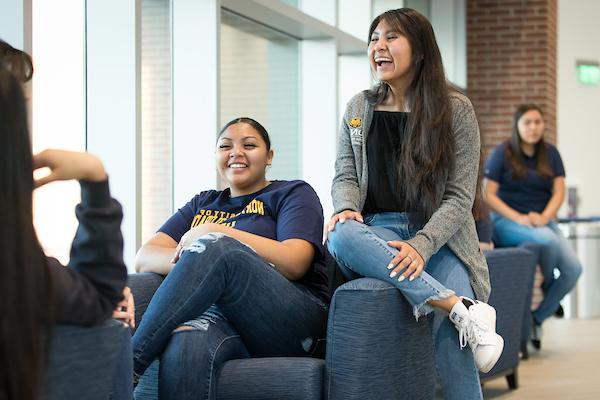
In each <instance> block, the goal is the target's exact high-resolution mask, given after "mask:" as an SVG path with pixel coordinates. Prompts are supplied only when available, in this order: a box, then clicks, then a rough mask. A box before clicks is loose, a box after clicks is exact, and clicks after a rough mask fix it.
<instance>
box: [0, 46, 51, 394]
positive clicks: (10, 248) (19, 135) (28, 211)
mask: <svg viewBox="0 0 600 400" xmlns="http://www.w3.org/2000/svg"><path fill="white" fill-rule="evenodd" d="M18 76H19V74H15V73H14V70H12V71H11V72H9V71H8V70H6V69H5V68H3V67H2V59H1V58H0V180H1V182H2V190H0V269H1V270H0V274H2V279H0V293H1V295H0V319H1V323H0V371H2V373H1V374H0V399H2V400H13V399H14V400H17V399H18V400H33V399H36V398H37V396H38V387H39V385H40V375H41V374H40V371H41V367H42V365H43V362H44V360H45V359H46V356H47V349H48V338H49V335H50V321H51V315H52V310H51V309H50V304H51V302H50V301H49V298H50V295H51V288H50V281H49V276H48V269H47V267H46V258H45V256H44V253H43V251H42V249H41V246H40V244H39V242H38V239H37V236H36V234H35V230H34V227H33V216H32V200H31V196H32V194H31V192H32V190H33V176H32V170H33V161H32V155H31V144H30V141H29V132H28V129H27V113H26V110H25V99H24V96H23V89H22V82H21V81H20V80H19V79H18Z"/></svg>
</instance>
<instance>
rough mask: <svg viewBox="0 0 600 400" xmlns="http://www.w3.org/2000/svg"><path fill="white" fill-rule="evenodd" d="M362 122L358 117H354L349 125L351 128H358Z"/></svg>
mask: <svg viewBox="0 0 600 400" xmlns="http://www.w3.org/2000/svg"><path fill="white" fill-rule="evenodd" d="M361 123H362V121H361V120H360V118H358V117H354V118H352V119H351V120H350V122H349V125H350V126H351V127H353V128H360V125H361Z"/></svg>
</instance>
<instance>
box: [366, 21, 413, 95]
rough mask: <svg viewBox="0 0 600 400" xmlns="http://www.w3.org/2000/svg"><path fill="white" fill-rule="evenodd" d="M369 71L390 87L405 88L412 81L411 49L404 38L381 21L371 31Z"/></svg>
mask: <svg viewBox="0 0 600 400" xmlns="http://www.w3.org/2000/svg"><path fill="white" fill-rule="evenodd" d="M368 56H369V63H370V65H371V70H372V71H373V72H374V73H375V75H376V76H377V79H379V80H380V81H382V82H385V83H387V84H388V85H390V86H396V85H398V84H400V85H402V86H404V87H406V86H408V83H410V81H411V80H412V73H411V72H412V49H411V46H410V43H409V41H408V39H407V38H406V36H404V35H403V34H401V33H400V32H398V31H396V30H394V29H393V28H392V27H390V25H389V24H388V23H387V22H386V21H385V20H384V19H382V20H381V21H380V22H379V24H378V25H377V27H376V28H375V29H374V30H373V33H372V34H371V37H370V39H369V48H368Z"/></svg>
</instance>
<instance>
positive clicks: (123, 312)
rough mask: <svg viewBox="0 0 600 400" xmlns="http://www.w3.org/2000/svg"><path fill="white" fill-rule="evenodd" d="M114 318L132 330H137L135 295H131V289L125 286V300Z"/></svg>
mask: <svg viewBox="0 0 600 400" xmlns="http://www.w3.org/2000/svg"><path fill="white" fill-rule="evenodd" d="M112 317H113V318H115V319H120V320H122V321H123V322H124V323H125V324H127V325H129V326H130V327H131V328H132V329H133V328H135V303H134V301H133V293H131V289H129V287H128V286H125V288H124V289H123V300H121V302H120V303H119V304H117V308H115V311H113V315H112Z"/></svg>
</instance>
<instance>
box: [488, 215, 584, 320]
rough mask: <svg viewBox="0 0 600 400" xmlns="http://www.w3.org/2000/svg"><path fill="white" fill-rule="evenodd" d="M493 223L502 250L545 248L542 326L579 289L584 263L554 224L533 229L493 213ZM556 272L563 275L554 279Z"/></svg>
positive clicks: (539, 311)
mask: <svg viewBox="0 0 600 400" xmlns="http://www.w3.org/2000/svg"><path fill="white" fill-rule="evenodd" d="M492 221H494V240H495V242H496V243H497V244H498V245H499V246H518V245H520V244H521V243H525V242H533V243H538V244H541V245H542V246H543V247H542V249H541V252H540V253H541V254H540V260H539V263H540V269H541V270H542V275H543V276H544V283H543V284H542V291H543V292H544V300H543V301H542V302H541V303H540V305H539V307H538V309H537V310H535V311H534V313H533V317H534V319H535V321H536V322H537V323H538V324H541V323H542V322H544V320H545V319H546V318H548V317H549V316H551V315H552V314H554V312H555V311H556V309H557V308H558V305H559V304H560V301H561V300H562V298H563V297H565V295H566V294H567V293H569V292H570V291H571V289H573V288H574V287H575V284H576V283H577V279H578V278H579V275H581V272H582V267H581V263H580V262H579V260H578V259H577V255H576V254H575V252H574V251H573V249H572V248H571V245H569V242H568V241H567V239H565V237H564V236H563V235H562V232H561V231H560V229H559V228H558V225H557V224H556V222H554V221H550V222H549V223H548V225H546V226H544V227H529V226H525V225H521V224H518V223H516V222H514V221H511V220H510V219H508V218H504V217H502V216H500V215H498V214H496V213H492ZM554 268H557V269H558V270H559V271H560V276H559V277H558V278H555V277H554Z"/></svg>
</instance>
